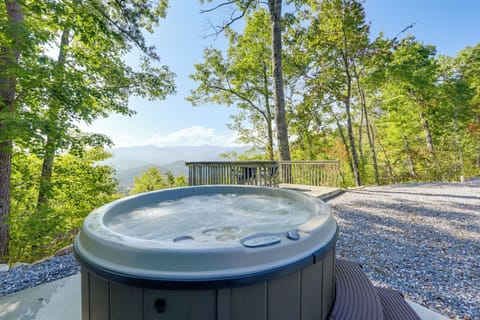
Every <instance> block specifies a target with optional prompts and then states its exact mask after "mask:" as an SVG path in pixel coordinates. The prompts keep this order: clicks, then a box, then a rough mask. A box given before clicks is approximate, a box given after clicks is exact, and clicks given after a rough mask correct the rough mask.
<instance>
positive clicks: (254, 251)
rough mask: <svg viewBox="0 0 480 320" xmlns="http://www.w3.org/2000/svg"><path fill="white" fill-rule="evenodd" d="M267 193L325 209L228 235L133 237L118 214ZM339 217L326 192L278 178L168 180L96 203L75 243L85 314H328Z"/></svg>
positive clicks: (278, 317) (90, 316) (92, 316)
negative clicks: (176, 183) (172, 183)
mask: <svg viewBox="0 0 480 320" xmlns="http://www.w3.org/2000/svg"><path fill="white" fill-rule="evenodd" d="M211 194H247V195H248V194H252V195H253V194H266V195H269V196H272V197H282V198H285V197H286V198H289V199H291V200H292V201H293V202H297V203H302V204H304V205H307V206H309V208H311V210H313V211H314V212H315V215H314V216H313V217H312V218H311V219H309V220H308V221H306V222H305V223H303V224H301V225H300V226H298V227H296V228H294V229H291V230H285V231H281V232H273V233H269V232H265V233H255V234H250V235H247V236H245V237H242V238H241V239H238V240H236V241H230V242H229V243H225V244H219V243H214V244H198V245H197V244H195V243H193V244H192V243H188V242H187V243H182V241H180V242H173V241H154V240H142V239H132V238H131V237H129V236H125V235H122V234H118V233H116V232H113V231H112V230H111V229H109V227H108V222H109V219H111V218H112V217H115V216H116V215H119V214H123V213H125V212H128V211H129V210H133V209H134V208H138V207H142V206H145V205H148V204H151V203H158V202H162V201H170V200H174V199H180V198H183V197H189V196H194V195H211ZM336 239H337V224H336V223H335V221H334V219H333V217H332V215H331V212H330V209H329V207H328V206H327V205H326V204H324V203H323V202H321V201H320V200H318V199H315V198H311V197H309V196H306V195H304V194H300V193H298V192H294V191H289V190H282V189H276V188H261V187H245V186H202V187H187V188H178V189H169V190H162V191H157V192H151V193H146V194H141V195H138V196H135V197H129V198H125V199H121V200H119V201H115V202H112V203H110V204H108V205H106V206H104V207H102V208H99V209H97V210H96V211H94V212H92V213H91V214H90V215H89V216H88V217H87V219H86V220H85V222H84V226H83V229H82V231H81V232H80V233H79V235H78V236H77V238H76V239H75V243H74V250H75V254H76V256H77V259H78V260H79V262H80V264H81V265H82V319H88V320H90V319H177V320H181V319H222V320H227V319H253V320H255V319H262V320H266V319H275V320H282V319H289V320H292V319H293V320H294V319H299V320H300V319H301V320H310V319H312V320H313V319H316V320H317V319H326V318H327V317H328V314H329V312H330V309H331V307H332V305H333V301H334V297H335V292H334V291H335V284H334V278H335V277H334V264H335V242H336Z"/></svg>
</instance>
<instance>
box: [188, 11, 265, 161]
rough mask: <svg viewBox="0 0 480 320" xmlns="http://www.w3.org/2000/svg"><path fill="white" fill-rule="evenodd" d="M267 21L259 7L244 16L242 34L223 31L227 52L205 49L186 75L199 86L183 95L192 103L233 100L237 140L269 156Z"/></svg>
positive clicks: (233, 118) (232, 127)
mask: <svg viewBox="0 0 480 320" xmlns="http://www.w3.org/2000/svg"><path fill="white" fill-rule="evenodd" d="M269 25H270V21H269V15H268V12H267V11H266V10H263V9H259V10H258V11H256V12H255V13H253V14H252V15H251V16H248V17H247V18H246V21H245V28H244V32H243V34H238V33H236V32H234V31H232V30H230V29H227V30H226V36H227V37H228V39H229V42H230V46H229V48H228V51H227V53H226V56H224V55H223V53H222V52H221V51H220V50H218V49H213V48H207V49H205V50H204V59H205V61H204V62H203V63H200V64H196V65H195V69H196V72H195V74H193V75H191V76H190V77H191V78H192V79H193V80H195V81H196V82H197V83H198V87H197V88H196V89H194V90H192V92H191V96H190V97H188V98H187V100H189V101H190V102H191V103H192V104H193V105H194V106H197V105H200V104H205V103H209V102H213V103H217V104H224V105H227V106H232V105H235V106H237V107H238V108H240V109H241V111H240V112H239V113H238V114H237V115H235V116H233V117H232V120H233V121H232V123H231V124H229V125H228V126H229V128H230V129H232V130H234V131H236V132H237V133H238V134H239V141H240V142H243V143H247V144H252V145H254V146H255V147H257V148H261V149H263V150H264V152H266V153H267V157H269V158H270V159H272V160H273V157H274V154H273V138H274V137H273V120H274V115H273V97H272V80H271V77H272V70H271V69H272V68H271V61H270V59H271V55H272V53H271V49H270V45H269V43H270V38H271V32H270V28H269Z"/></svg>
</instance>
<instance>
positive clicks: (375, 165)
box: [353, 64, 380, 185]
mask: <svg viewBox="0 0 480 320" xmlns="http://www.w3.org/2000/svg"><path fill="white" fill-rule="evenodd" d="M353 73H354V75H355V78H356V83H357V88H358V93H359V95H360V103H361V105H362V115H364V117H365V129H366V131H367V139H368V145H369V146H370V155H371V157H372V163H373V174H374V176H375V183H376V184H377V185H379V184H380V178H379V174H378V162H377V152H376V150H375V143H374V137H373V133H372V131H371V130H370V121H369V120H368V111H367V99H366V97H365V91H364V90H363V88H362V86H361V85H360V75H359V74H358V72H357V68H356V66H355V64H353ZM361 127H362V126H361V125H360V128H361ZM361 143H362V142H361V140H360V142H359V144H360V145H361Z"/></svg>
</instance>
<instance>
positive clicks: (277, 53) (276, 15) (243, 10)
mask: <svg viewBox="0 0 480 320" xmlns="http://www.w3.org/2000/svg"><path fill="white" fill-rule="evenodd" d="M213 1H214V0H200V2H202V3H203V2H213ZM262 3H263V2H262V1H259V0H234V1H226V2H221V3H220V4H218V5H216V6H215V7H213V8H212V9H208V10H204V11H203V12H212V11H214V10H216V9H218V8H221V7H224V6H230V5H235V6H236V7H237V8H238V10H239V13H238V14H237V15H235V13H234V14H232V16H231V18H230V20H229V21H227V22H225V23H223V24H222V25H221V26H220V27H218V28H217V30H216V32H215V33H216V34H217V35H218V34H220V33H221V32H222V31H224V30H225V29H227V28H229V27H230V26H231V25H232V24H233V23H234V22H235V21H237V20H239V19H241V18H243V17H244V16H246V15H248V14H249V13H251V12H254V11H255V10H257V9H259V8H260V6H261V4H262ZM266 4H267V8H268V13H269V17H270V25H271V37H272V38H271V42H270V43H271V48H272V56H271V64H272V82H273V96H274V104H275V122H276V129H277V143H278V148H279V157H280V160H286V161H287V160H290V147H289V142H288V126H287V121H286V116H285V95H284V87H283V71H282V65H283V64H282V26H281V22H282V0H268V2H267V3H266Z"/></svg>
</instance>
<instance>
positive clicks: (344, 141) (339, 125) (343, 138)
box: [331, 111, 353, 173]
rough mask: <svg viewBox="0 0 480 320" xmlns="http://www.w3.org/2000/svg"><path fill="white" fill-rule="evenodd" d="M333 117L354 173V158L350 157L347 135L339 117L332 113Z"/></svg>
mask: <svg viewBox="0 0 480 320" xmlns="http://www.w3.org/2000/svg"><path fill="white" fill-rule="evenodd" d="M331 113H332V116H333V117H334V118H335V122H336V123H337V128H338V133H340V138H341V139H342V142H343V145H344V147H345V152H346V153H347V159H348V164H349V166H350V170H351V171H352V173H353V162H352V157H350V150H349V148H348V143H347V138H346V137H345V133H344V132H343V128H342V125H341V124H340V121H339V120H338V118H337V115H336V114H335V113H334V112H333V111H332V112H331Z"/></svg>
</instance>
